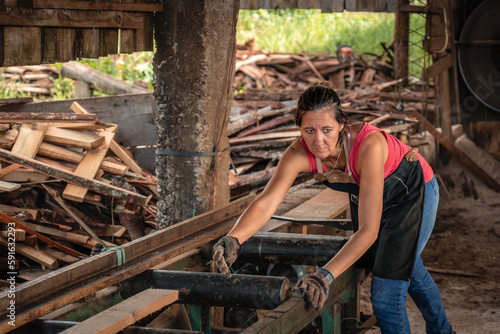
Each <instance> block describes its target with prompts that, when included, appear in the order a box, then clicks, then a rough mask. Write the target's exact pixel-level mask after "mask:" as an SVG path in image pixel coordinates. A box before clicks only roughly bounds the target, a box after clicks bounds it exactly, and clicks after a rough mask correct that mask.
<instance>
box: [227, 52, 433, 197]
mask: <svg viewBox="0 0 500 334" xmlns="http://www.w3.org/2000/svg"><path fill="white" fill-rule="evenodd" d="M388 55H390V53H389V52H386V53H384V55H382V56H372V58H371V59H369V60H368V59H364V58H363V57H361V56H352V57H348V58H345V57H342V56H341V55H339V56H330V55H328V54H294V55H291V54H274V53H269V52H263V51H257V50H254V49H252V48H251V47H250V48H248V47H247V48H243V47H240V48H239V50H238V51H237V62H236V87H237V88H238V87H239V88H241V90H242V92H241V93H240V94H237V95H235V101H234V104H233V107H232V109H231V115H230V118H229V124H228V129H227V133H228V136H229V142H230V145H231V153H232V162H233V168H232V169H231V171H230V187H231V195H232V196H233V197H238V196H241V195H243V194H246V193H249V192H251V191H253V190H255V189H261V188H262V187H263V186H264V185H265V184H266V182H267V181H268V180H269V178H270V177H271V175H272V174H273V172H274V170H275V168H276V164H277V162H278V160H279V158H280V157H281V155H282V154H283V152H284V150H285V149H286V147H287V146H288V145H289V144H290V143H292V142H293V140H295V139H296V138H298V137H299V136H300V132H299V131H298V128H297V127H296V126H295V125H294V110H295V107H296V105H297V98H298V96H299V95H300V93H301V92H302V91H304V89H306V88H307V87H308V86H309V85H310V84H312V83H316V82H320V81H325V80H327V81H330V82H332V83H333V85H334V86H335V87H336V90H337V92H338V94H339V97H340V100H341V102H342V107H343V109H344V111H345V112H346V114H347V116H348V118H349V121H352V122H356V121H367V122H371V123H372V124H374V125H376V126H378V127H381V128H383V129H384V130H385V131H386V132H388V133H391V134H393V135H395V136H397V137H398V138H400V139H402V140H403V141H405V142H407V143H409V144H410V145H413V146H418V145H419V144H420V143H423V142H424V141H422V140H419V141H418V142H416V141H415V140H413V141H412V138H414V134H415V133H416V132H417V131H418V127H417V126H416V124H417V122H416V119H415V118H413V117H411V116H408V113H407V112H408V111H411V110H418V111H419V112H421V113H424V114H429V113H430V112H432V111H433V108H434V104H433V103H434V102H433V98H434V95H433V90H432V89H425V90H424V89H422V90H418V86H417V89H412V90H410V89H401V87H399V88H398V89H396V86H397V85H398V84H399V83H401V82H402V80H395V79H393V77H392V75H393V71H392V66H391V64H390V63H388V62H387V59H390V57H388ZM414 88H415V87H414ZM310 177H311V176H310V175H304V176H301V177H300V178H299V179H298V180H297V181H296V182H300V181H303V180H304V179H308V178H310Z"/></svg>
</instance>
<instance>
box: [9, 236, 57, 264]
mask: <svg viewBox="0 0 500 334" xmlns="http://www.w3.org/2000/svg"><path fill="white" fill-rule="evenodd" d="M10 244H12V243H10ZM0 245H2V246H5V247H7V248H8V249H11V247H12V246H10V245H9V242H8V241H7V239H6V238H4V237H2V236H0ZM15 252H16V253H19V254H21V255H23V256H26V257H27V258H28V259H30V260H33V261H35V262H38V263H40V264H41V265H43V266H46V267H48V268H58V267H59V263H58V262H57V260H56V259H54V258H53V257H52V256H49V255H48V254H45V253H43V252H40V251H38V250H36V249H34V248H31V247H29V246H26V245H24V244H22V243H15Z"/></svg>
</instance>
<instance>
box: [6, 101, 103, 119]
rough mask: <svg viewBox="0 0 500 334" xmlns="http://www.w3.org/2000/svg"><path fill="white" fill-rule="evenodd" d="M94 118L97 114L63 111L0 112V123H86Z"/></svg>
mask: <svg viewBox="0 0 500 334" xmlns="http://www.w3.org/2000/svg"><path fill="white" fill-rule="evenodd" d="M27 104H30V103H27ZM21 106H23V105H21ZM5 107H11V105H7V106H5ZM17 107H19V105H16V107H14V110H16V109H18V108H17ZM96 118H97V116H96V115H95V114H90V115H75V114H65V113H57V114H55V113H24V112H4V113H0V123H47V122H49V123H51V122H65V123H67V122H69V123H77V122H85V123H87V122H89V121H94V122H95V120H96Z"/></svg>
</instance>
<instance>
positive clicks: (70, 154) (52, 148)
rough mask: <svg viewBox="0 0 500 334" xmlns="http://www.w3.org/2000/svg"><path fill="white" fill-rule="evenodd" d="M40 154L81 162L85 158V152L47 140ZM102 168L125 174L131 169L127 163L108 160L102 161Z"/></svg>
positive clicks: (39, 149)
mask: <svg viewBox="0 0 500 334" xmlns="http://www.w3.org/2000/svg"><path fill="white" fill-rule="evenodd" d="M38 154H39V155H43V156H46V157H49V158H54V159H59V160H63V161H68V162H75V163H79V162H80V161H82V159H83V154H81V153H78V152H75V151H73V150H70V149H67V148H64V147H61V146H58V145H54V144H50V143H45V142H43V143H42V144H41V145H40V147H39V148H38ZM101 168H102V169H103V170H104V171H106V172H109V173H112V174H118V175H125V172H126V171H128V170H129V168H128V166H126V165H122V164H120V163H116V162H113V161H106V160H105V161H103V162H102V163H101Z"/></svg>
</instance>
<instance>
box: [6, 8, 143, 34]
mask: <svg viewBox="0 0 500 334" xmlns="http://www.w3.org/2000/svg"><path fill="white" fill-rule="evenodd" d="M88 3H89V2H86V4H88ZM141 18H142V14H141V13H131V12H121V11H98V12H96V11H72V10H64V9H28V8H19V7H5V6H0V25H2V26H23V27H30V26H31V27H60V28H114V29H141V28H142V20H141Z"/></svg>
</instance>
